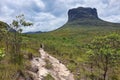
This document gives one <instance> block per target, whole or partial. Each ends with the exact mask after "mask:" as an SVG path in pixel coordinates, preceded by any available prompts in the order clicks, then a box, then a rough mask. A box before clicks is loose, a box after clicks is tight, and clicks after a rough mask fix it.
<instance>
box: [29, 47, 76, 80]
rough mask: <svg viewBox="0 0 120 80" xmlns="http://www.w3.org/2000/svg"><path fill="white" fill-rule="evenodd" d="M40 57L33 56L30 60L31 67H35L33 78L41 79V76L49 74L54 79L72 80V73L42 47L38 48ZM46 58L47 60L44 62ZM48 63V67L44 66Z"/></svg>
mask: <svg viewBox="0 0 120 80" xmlns="http://www.w3.org/2000/svg"><path fill="white" fill-rule="evenodd" d="M39 52H40V55H41V57H35V58H33V60H31V63H32V67H37V68H38V72H37V73H36V75H35V76H34V77H35V80H42V79H43V77H45V76H47V75H48V74H50V75H51V76H52V77H53V78H54V79H55V80H74V78H73V74H72V73H71V72H70V71H69V70H68V69H67V68H66V66H65V65H64V64H62V63H60V61H59V60H57V59H56V58H54V57H52V56H51V55H49V54H48V53H47V52H45V51H44V49H42V48H40V49H39ZM46 60H47V62H46ZM48 63H49V64H50V65H51V67H50V68H46V65H47V64H48Z"/></svg>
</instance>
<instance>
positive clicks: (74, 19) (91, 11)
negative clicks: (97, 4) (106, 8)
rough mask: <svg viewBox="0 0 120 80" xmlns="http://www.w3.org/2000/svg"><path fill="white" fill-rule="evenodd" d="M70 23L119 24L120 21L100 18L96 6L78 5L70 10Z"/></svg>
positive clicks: (92, 24) (90, 24)
mask: <svg viewBox="0 0 120 80" xmlns="http://www.w3.org/2000/svg"><path fill="white" fill-rule="evenodd" d="M67 24H70V25H76V24H77V25H88V26H119V25H120V23H112V22H107V21H104V20H102V19H100V18H99V16H98V13H97V9H96V8H89V7H78V8H73V9H70V10H69V11H68V22H67Z"/></svg>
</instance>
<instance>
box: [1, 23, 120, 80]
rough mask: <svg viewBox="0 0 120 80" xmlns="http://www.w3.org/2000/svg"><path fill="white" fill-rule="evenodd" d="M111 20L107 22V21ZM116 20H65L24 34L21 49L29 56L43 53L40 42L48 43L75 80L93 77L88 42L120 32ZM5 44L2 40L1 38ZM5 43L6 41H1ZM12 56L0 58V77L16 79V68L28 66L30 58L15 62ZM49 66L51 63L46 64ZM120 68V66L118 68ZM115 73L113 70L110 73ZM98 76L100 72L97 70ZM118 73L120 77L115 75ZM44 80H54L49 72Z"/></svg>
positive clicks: (4, 79) (53, 54) (117, 79)
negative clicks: (92, 23)
mask: <svg viewBox="0 0 120 80" xmlns="http://www.w3.org/2000/svg"><path fill="white" fill-rule="evenodd" d="M107 24H108V23H107ZM112 25H113V24H110V25H107V26H103V25H102V26H88V25H87V26H83V25H79V24H73V25H72V24H66V25H64V26H63V27H61V28H59V29H57V30H55V31H51V32H47V33H40V34H39V33H37V34H23V40H24V41H23V43H22V53H23V54H24V56H26V55H27V54H28V53H32V54H33V55H34V56H40V54H39V52H38V50H39V47H40V44H41V43H43V44H44V45H45V50H46V51H47V52H48V53H49V54H51V55H52V56H54V57H56V58H57V59H59V60H60V61H61V62H62V63H64V64H65V65H66V66H67V67H68V68H69V70H70V71H71V72H73V73H74V75H75V78H76V80H79V79H82V78H84V77H86V78H87V80H90V76H91V74H90V71H89V65H87V62H86V59H87V57H86V50H85V48H84V47H85V45H86V44H88V43H90V41H91V40H92V39H93V38H94V37H96V36H103V35H108V34H111V33H118V34H120V27H118V26H117V27H112ZM1 44H2V42H1ZM2 45H4V44H2ZM9 58H10V56H9V55H8V54H7V56H6V57H5V58H4V60H2V61H1V62H0V79H1V80H13V76H14V74H16V73H17V70H19V69H22V70H25V66H26V65H29V62H28V61H27V59H23V62H26V63H27V64H26V63H24V65H21V66H19V65H16V64H12V63H10V62H9ZM47 66H48V68H49V67H51V64H50V65H47ZM118 70H119V71H120V69H118ZM111 75H112V76H113V74H112V73H111ZM119 75H120V73H117V72H116V74H114V76H113V78H114V79H115V80H119V78H120V77H119ZM96 76H97V72H96ZM116 76H117V78H116ZM45 80H54V79H53V78H51V76H50V75H48V76H47V77H46V78H45Z"/></svg>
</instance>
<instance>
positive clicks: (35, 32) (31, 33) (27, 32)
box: [25, 31, 43, 34]
mask: <svg viewBox="0 0 120 80" xmlns="http://www.w3.org/2000/svg"><path fill="white" fill-rule="evenodd" d="M35 33H43V32H42V31H36V32H25V34H35Z"/></svg>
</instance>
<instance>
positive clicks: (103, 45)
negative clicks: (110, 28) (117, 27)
mask: <svg viewBox="0 0 120 80" xmlns="http://www.w3.org/2000/svg"><path fill="white" fill-rule="evenodd" d="M86 53H87V55H88V58H89V59H88V60H89V62H91V63H94V64H95V66H96V65H99V67H100V68H102V70H103V71H104V73H103V74H104V75H106V73H107V72H108V71H109V68H111V70H112V69H114V67H119V66H120V65H119V62H120V35H119V34H115V33H113V34H110V35H107V36H102V37H96V38H95V39H93V40H92V41H91V43H90V44H88V45H87V52H86ZM96 61H97V63H96ZM104 78H105V77H104ZM104 80H105V79H104Z"/></svg>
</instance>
